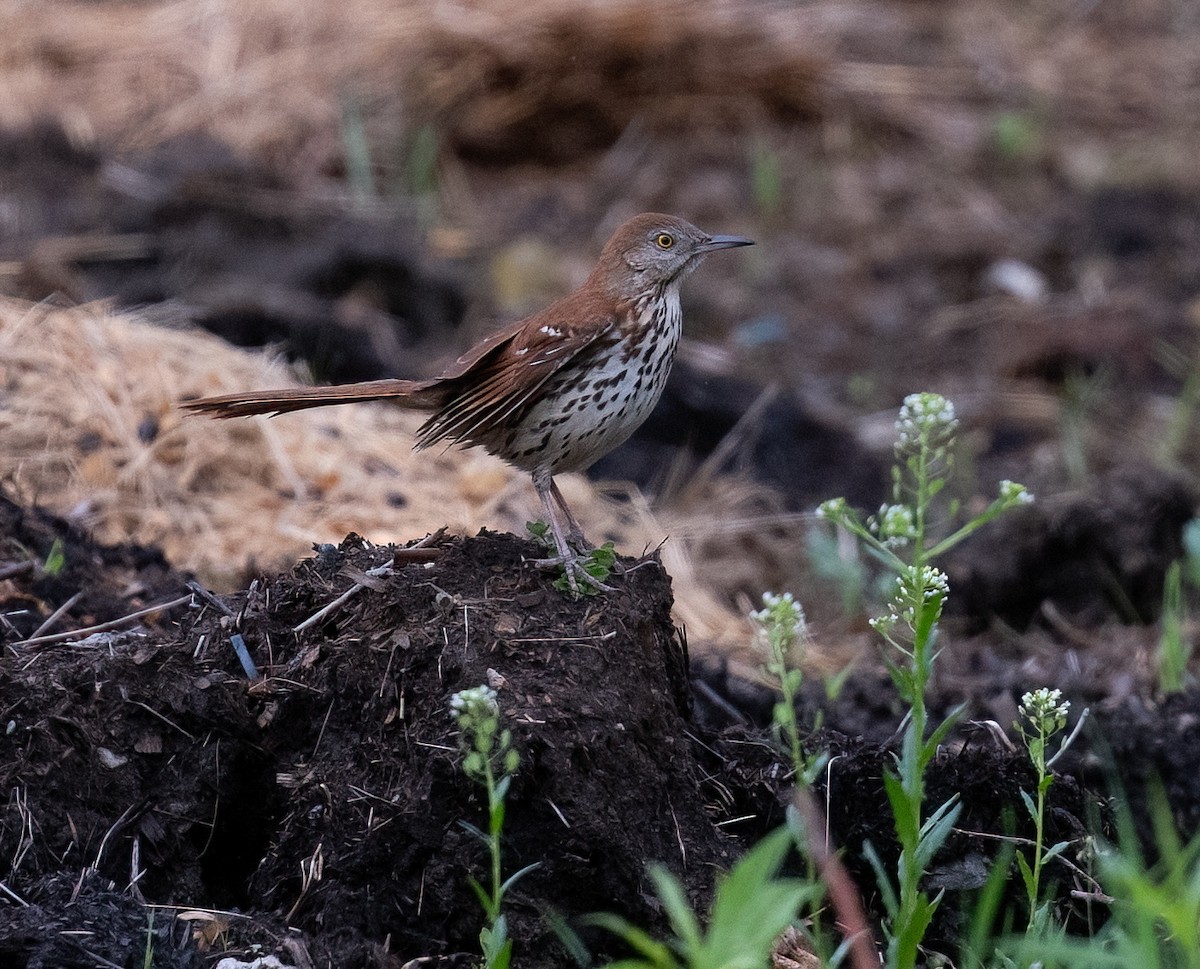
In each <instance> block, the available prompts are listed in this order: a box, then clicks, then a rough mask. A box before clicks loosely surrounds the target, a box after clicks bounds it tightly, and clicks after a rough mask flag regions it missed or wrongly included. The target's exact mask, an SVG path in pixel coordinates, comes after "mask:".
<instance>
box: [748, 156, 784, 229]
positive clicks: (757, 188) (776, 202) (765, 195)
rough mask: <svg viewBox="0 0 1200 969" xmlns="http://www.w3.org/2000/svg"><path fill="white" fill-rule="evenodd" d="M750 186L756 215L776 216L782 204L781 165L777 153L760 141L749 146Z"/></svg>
mask: <svg viewBox="0 0 1200 969" xmlns="http://www.w3.org/2000/svg"><path fill="white" fill-rule="evenodd" d="M750 186H751V190H752V192H753V195H754V207H755V209H757V211H758V214H759V215H761V216H763V217H764V218H768V219H769V218H772V217H774V216H776V215H778V214H779V209H780V205H781V204H782V202H783V163H782V161H781V159H780V156H779V152H778V151H776V150H775V149H774V148H773V147H772V146H771V145H769V144H767V143H766V142H765V141H763V140H761V139H756V140H755V141H754V142H753V143H752V145H751V159H750Z"/></svg>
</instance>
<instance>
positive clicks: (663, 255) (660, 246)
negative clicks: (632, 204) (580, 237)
mask: <svg viewBox="0 0 1200 969" xmlns="http://www.w3.org/2000/svg"><path fill="white" fill-rule="evenodd" d="M752 245H754V243H753V242H752V241H751V240H749V239H743V238H741V237H740V236H713V235H709V234H708V233H707V232H704V231H702V230H700V229H698V228H696V227H695V226H694V225H692V224H691V223H690V222H687V221H685V220H684V219H680V218H677V217H675V216H673V215H659V214H657V213H653V212H648V213H645V214H643V215H635V216H634V217H633V218H632V219H630V220H629V221H628V222H626V223H624V224H623V225H622V226H621V227H620V228H619V229H617V231H616V232H614V233H613V234H612V237H611V238H610V239H609V240H608V243H607V244H606V245H605V246H604V251H603V252H602V253H601V254H600V260H599V262H598V263H597V265H596V271H595V273H594V274H593V280H594V281H596V282H598V283H600V284H601V285H602V286H603V287H604V288H605V289H606V290H608V291H609V292H610V293H612V294H613V295H614V296H617V297H618V298H623V299H632V298H636V297H637V296H641V295H643V294H645V293H648V292H650V291H653V290H657V289H660V288H662V287H664V286H667V285H669V284H671V283H675V282H678V281H679V280H681V279H682V278H683V277H684V276H686V275H687V274H688V273H690V272H691V271H692V270H693V269H695V268H696V267H697V266H698V265H700V262H701V260H703V259H704V257H705V256H706V255H707V254H708V253H710V252H715V251H716V250H718V249H732V248H734V247H736V246H752ZM597 276H599V277H600V278H598V279H597Z"/></svg>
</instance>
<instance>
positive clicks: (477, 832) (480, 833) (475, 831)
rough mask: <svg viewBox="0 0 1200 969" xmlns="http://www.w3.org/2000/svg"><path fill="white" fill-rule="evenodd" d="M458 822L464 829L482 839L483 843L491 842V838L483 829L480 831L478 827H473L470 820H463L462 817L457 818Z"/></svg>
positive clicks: (488, 843)
mask: <svg viewBox="0 0 1200 969" xmlns="http://www.w3.org/2000/svg"><path fill="white" fill-rule="evenodd" d="M458 824H459V826H460V827H461V828H462V829H463V830H464V831H468V832H470V833H471V834H473V835H475V837H476V838H478V839H479V840H480V841H482V842H483V843H484V844H485V845H490V844H491V843H492V839H491V838H490V837H488V835H487V834H485V833H484V832H483V831H480V830H479V828H477V827H475V825H473V824H472V823H471V822H470V821H464V820H463V819H462V818H459V819H458Z"/></svg>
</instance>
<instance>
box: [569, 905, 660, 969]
mask: <svg viewBox="0 0 1200 969" xmlns="http://www.w3.org/2000/svg"><path fill="white" fill-rule="evenodd" d="M583 923H584V924H585V925H594V926H596V927H597V928H601V929H606V930H607V931H609V932H611V933H612V934H613V935H615V936H618V937H619V938H621V939H623V940H624V941H625V944H626V945H628V946H629V947H630V948H631V949H633V950H634V951H636V952H638V953H640V954H641V955H642V956H643V961H637V960H632V959H623V960H621V961H620V962H614V963H612V964H610V965H609V966H607V967H606V969H617V967H626V969H634V967H646V966H653V967H656V969H677V967H678V966H679V962H678V960H676V958H675V956H674V954H673V953H672V952H671V949H670V948H669V947H668V946H666V945H664V944H663V943H662V942H658V941H656V940H655V939H654V938H652V937H651V936H650V935H649V933H647V932H645V931H644V930H642V929H639V928H638V927H637V926H636V925H634V924H633V923H632V922H629V921H628V920H626V919H623V918H621V916H619V915H610V914H608V913H606V912H600V913H597V914H595V915H589V916H587V917H586V918H585V919H583Z"/></svg>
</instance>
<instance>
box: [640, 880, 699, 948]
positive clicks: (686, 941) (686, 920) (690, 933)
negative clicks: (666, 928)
mask: <svg viewBox="0 0 1200 969" xmlns="http://www.w3.org/2000/svg"><path fill="white" fill-rule="evenodd" d="M649 874H650V880H651V881H653V882H654V888H655V890H656V891H657V892H658V897H659V898H660V899H662V903H663V908H664V909H665V910H666V913H667V919H668V920H669V921H670V923H671V928H672V929H674V930H675V934H676V935H677V936H679V938H680V940H681V941H682V942H683V945H684V948H685V950H695V949H696V948H697V947H698V946H699V945H700V923H699V922H698V921H697V920H696V916H695V914H694V913H693V912H692V908H691V906H690V905H689V904H688V900H687V895H686V894H685V893H684V890H683V885H682V884H680V882H679V879H678V878H676V877H675V876H674V875H672V874H671V873H670V872H669V871H667V869H666V868H664V867H663V866H662V865H652V866H651V867H650V872H649Z"/></svg>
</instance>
